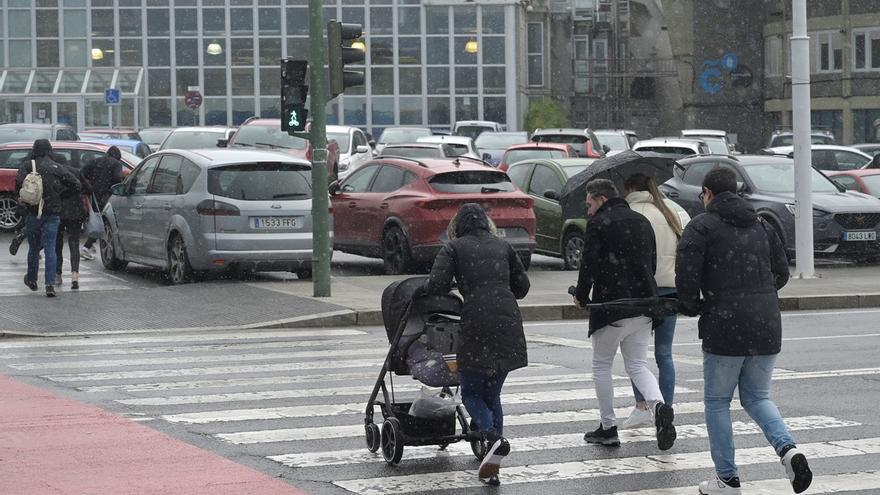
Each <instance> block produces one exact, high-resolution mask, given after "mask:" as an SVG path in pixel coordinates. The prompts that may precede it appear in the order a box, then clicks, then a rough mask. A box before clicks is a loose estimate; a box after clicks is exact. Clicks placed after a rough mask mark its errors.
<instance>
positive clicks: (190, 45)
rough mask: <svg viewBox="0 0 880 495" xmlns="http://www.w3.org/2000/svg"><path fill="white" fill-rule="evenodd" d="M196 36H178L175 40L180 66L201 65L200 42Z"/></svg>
mask: <svg viewBox="0 0 880 495" xmlns="http://www.w3.org/2000/svg"><path fill="white" fill-rule="evenodd" d="M198 43H199V42H198V40H197V39H195V38H177V39H176V40H174V53H175V56H176V57H177V58H176V59H175V60H176V62H177V65H178V66H181V65H193V66H197V65H199V54H198V49H199V44H198Z"/></svg>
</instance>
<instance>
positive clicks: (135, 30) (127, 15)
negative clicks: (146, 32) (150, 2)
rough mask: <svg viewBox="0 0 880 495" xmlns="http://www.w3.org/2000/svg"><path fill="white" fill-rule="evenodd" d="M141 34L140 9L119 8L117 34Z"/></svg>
mask: <svg viewBox="0 0 880 495" xmlns="http://www.w3.org/2000/svg"><path fill="white" fill-rule="evenodd" d="M140 35H141V11H140V9H120V11H119V36H140Z"/></svg>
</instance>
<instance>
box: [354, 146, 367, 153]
mask: <svg viewBox="0 0 880 495" xmlns="http://www.w3.org/2000/svg"><path fill="white" fill-rule="evenodd" d="M354 151H355V153H367V152H369V151H370V147H369V146H364V145H360V146H358V147H357V148H355V150H354Z"/></svg>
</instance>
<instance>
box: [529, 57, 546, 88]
mask: <svg viewBox="0 0 880 495" xmlns="http://www.w3.org/2000/svg"><path fill="white" fill-rule="evenodd" d="M543 59H544V57H542V56H541V55H529V56H528V65H529V86H543V85H544V67H543V63H544V62H543Z"/></svg>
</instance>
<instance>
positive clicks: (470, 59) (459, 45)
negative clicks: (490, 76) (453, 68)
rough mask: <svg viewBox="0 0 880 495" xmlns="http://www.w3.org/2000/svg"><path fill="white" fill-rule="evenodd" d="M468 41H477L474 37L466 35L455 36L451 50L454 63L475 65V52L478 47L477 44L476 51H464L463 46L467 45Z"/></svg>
mask: <svg viewBox="0 0 880 495" xmlns="http://www.w3.org/2000/svg"><path fill="white" fill-rule="evenodd" d="M469 42H474V43H477V40H476V38H470V37H467V36H457V37H456V38H455V45H453V51H454V52H455V64H456V65H477V53H479V50H480V47H479V44H478V45H477V52H475V53H468V52H466V51H465V48H466V47H467V46H468V43H469Z"/></svg>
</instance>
